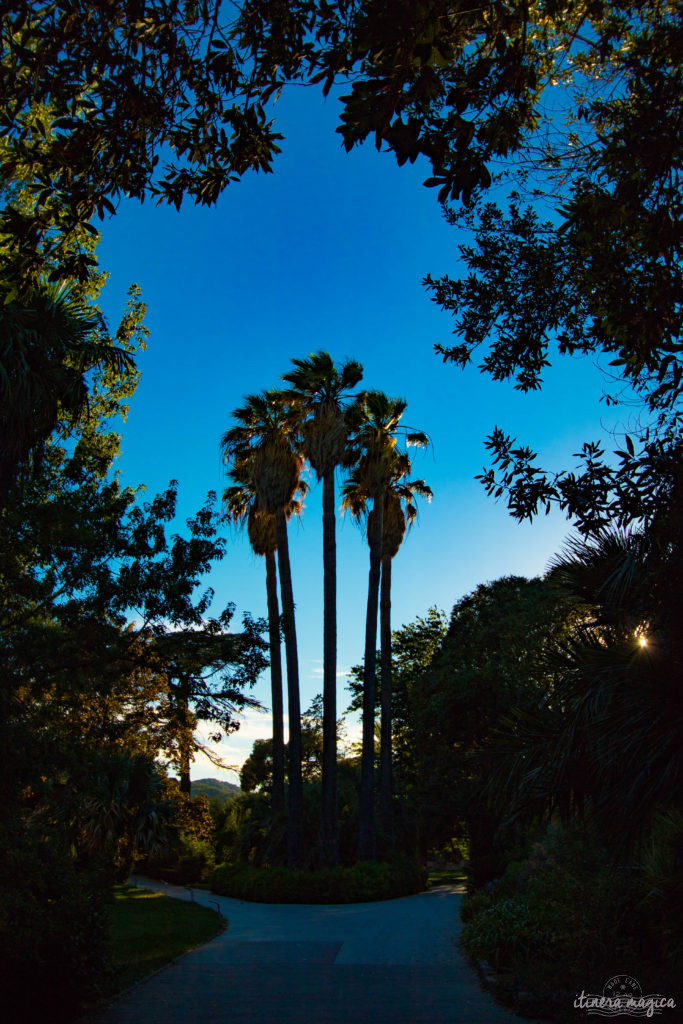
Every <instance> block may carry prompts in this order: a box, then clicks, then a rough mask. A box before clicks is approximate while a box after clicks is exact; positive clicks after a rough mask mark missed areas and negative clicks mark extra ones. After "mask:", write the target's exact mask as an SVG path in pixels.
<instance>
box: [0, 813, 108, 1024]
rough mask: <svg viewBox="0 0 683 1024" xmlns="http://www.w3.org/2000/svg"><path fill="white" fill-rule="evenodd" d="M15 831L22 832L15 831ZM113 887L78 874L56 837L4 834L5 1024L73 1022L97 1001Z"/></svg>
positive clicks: (0, 869) (0, 847)
mask: <svg viewBox="0 0 683 1024" xmlns="http://www.w3.org/2000/svg"><path fill="white" fill-rule="evenodd" d="M13 826H16V827H13ZM107 881H108V879H107V878H105V877H101V876H100V875H98V874H97V873H96V872H88V873H87V874H86V873H84V872H81V871H79V870H78V869H77V867H76V865H75V863H74V859H73V857H72V855H71V851H70V850H69V849H68V847H67V846H66V844H65V843H63V842H61V841H60V840H59V838H57V837H51V836H45V835H38V834H35V833H33V832H32V830H31V828H30V827H29V828H26V826H25V823H23V822H21V823H20V822H14V823H12V824H11V825H9V827H8V826H7V825H5V826H4V827H2V828H0V948H1V949H2V951H3V955H2V958H1V960H0V992H1V993H2V1019H3V1021H5V1022H6V1024H15V1022H16V1024H24V1022H26V1021H32V1020H36V1021H37V1020H45V1021H47V1020H49V1021H54V1022H55V1024H57V1022H60V1021H66V1020H70V1019H72V1017H73V1016H74V1015H75V1013H76V1012H77V1011H78V1009H79V1008H80V1006H81V1005H82V1002H83V1001H84V1000H86V999H88V998H92V997H94V996H96V995H97V994H98V991H99V986H100V983H101V982H102V980H103V975H104V967H105V964H106V959H107V945H108V910H107V906H106V897H107V895H108V890H107V888H106V883H107Z"/></svg>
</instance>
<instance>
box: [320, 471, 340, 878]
mask: <svg viewBox="0 0 683 1024" xmlns="http://www.w3.org/2000/svg"><path fill="white" fill-rule="evenodd" d="M335 534H336V522H335V510H334V469H332V470H328V472H327V473H326V474H325V476H324V477H323V778H322V800H321V809H320V852H321V857H322V862H323V864H324V865H325V866H326V867H334V866H335V865H336V864H337V862H338V859H339V853H338V840H337V831H338V826H337V548H336V536H335Z"/></svg>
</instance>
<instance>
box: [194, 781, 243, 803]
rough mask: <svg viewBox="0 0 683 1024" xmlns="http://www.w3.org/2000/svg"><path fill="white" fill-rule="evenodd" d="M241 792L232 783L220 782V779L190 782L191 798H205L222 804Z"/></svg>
mask: <svg viewBox="0 0 683 1024" xmlns="http://www.w3.org/2000/svg"><path fill="white" fill-rule="evenodd" d="M241 792H242V790H241V789H240V787H239V786H235V785H233V784H232V782H222V781H221V780H220V779H197V780H196V781H195V779H193V780H192V796H205V797H206V798H207V799H208V800H222V801H223V803H226V804H227V802H228V800H232V798H233V797H234V796H238V795H239V794H240V793H241Z"/></svg>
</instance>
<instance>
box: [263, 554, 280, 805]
mask: <svg viewBox="0 0 683 1024" xmlns="http://www.w3.org/2000/svg"><path fill="white" fill-rule="evenodd" d="M266 590H267V593H268V639H269V641H270V692H271V700H272V705H273V796H272V811H273V817H278V816H279V815H281V814H284V810H285V736H284V723H283V719H282V714H283V707H282V658H281V656H280V609H279V605H278V599H277V566H276V563H275V552H274V551H267V552H266Z"/></svg>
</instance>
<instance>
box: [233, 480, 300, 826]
mask: <svg viewBox="0 0 683 1024" xmlns="http://www.w3.org/2000/svg"><path fill="white" fill-rule="evenodd" d="M229 476H230V477H231V479H232V480H234V481H235V482H234V484H233V485H232V486H230V487H226V489H225V491H224V492H223V503H224V505H225V511H226V518H227V519H228V521H229V522H231V523H236V524H238V525H239V526H243V525H244V524H245V523H246V526H247V533H248V535H249V542H250V544H251V547H252V550H253V551H254V553H255V554H257V555H262V556H263V557H264V558H265V560H266V594H267V597H268V639H269V646H270V692H271V703H272V709H273V793H272V810H273V817H274V818H276V817H278V816H279V815H281V814H283V813H284V809H285V739H284V722H283V711H284V709H283V701H282V659H281V656H280V609H279V602H278V596H277V566H276V562H275V552H276V551H277V540H276V537H275V517H274V516H273V515H272V513H269V512H265V511H264V510H263V509H261V508H259V506H258V501H257V498H256V489H255V487H254V483H253V481H252V480H250V479H249V477H248V474H247V473H246V472H244V470H243V472H242V473H240V471H239V470H238V469H237V467H234V468H233V469H232V470H231V471H230V474H229Z"/></svg>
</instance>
